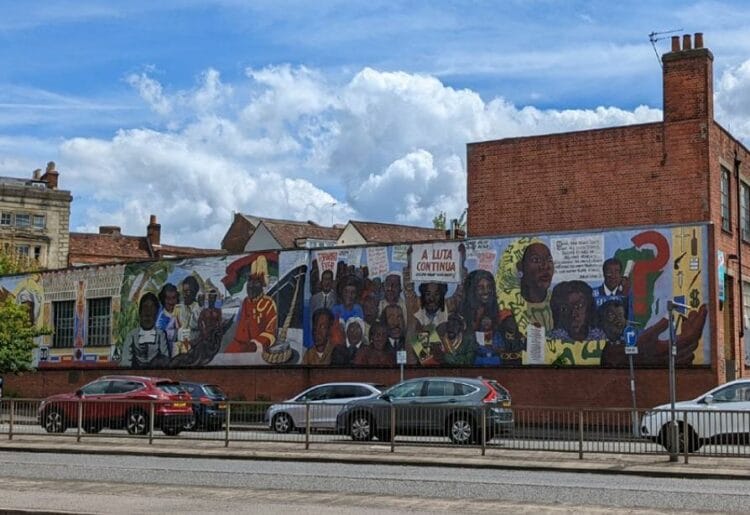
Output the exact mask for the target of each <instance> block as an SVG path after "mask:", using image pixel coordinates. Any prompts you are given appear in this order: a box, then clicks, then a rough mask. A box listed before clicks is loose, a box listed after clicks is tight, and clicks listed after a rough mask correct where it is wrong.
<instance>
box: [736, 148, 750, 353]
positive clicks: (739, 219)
mask: <svg viewBox="0 0 750 515" xmlns="http://www.w3.org/2000/svg"><path fill="white" fill-rule="evenodd" d="M741 164H742V161H741V160H740V157H739V154H738V153H737V149H736V148H735V149H734V174H735V177H737V208H738V209H739V208H740V206H741V205H742V204H741V198H740V197H741V195H742V192H741V190H742V181H741V180H740V165H741ZM746 207H747V208H750V206H746ZM748 223H750V220H748ZM737 224H738V225H739V228H738V229H739V230H738V231H737V265H738V266H739V268H740V273H739V274H738V275H739V280H740V288H739V290H740V291H739V293H740V295H739V297H740V339H742V338H743V337H744V336H745V308H744V299H743V295H742V294H743V292H742V283H743V281H742V213H739V216H737Z"/></svg>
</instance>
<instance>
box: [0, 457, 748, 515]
mask: <svg viewBox="0 0 750 515" xmlns="http://www.w3.org/2000/svg"><path fill="white" fill-rule="evenodd" d="M748 506H750V480H748V481H744V480H740V481H736V480H735V481H720V480H689V479H675V478H642V477H634V476H620V475H595V474H573V473H562V472H557V473H555V472H528V471H509V470H480V469H470V468H465V469H460V468H459V469H457V468H443V467H411V466H388V465H355V464H327V463H300V462H280V461H242V460H215V459H205V458H159V457H144V456H117V457H115V456H106V455H104V456H102V455H96V456H94V455H84V454H80V455H71V454H46V453H43V454H36V453H22V452H10V451H9V452H3V453H2V461H1V462H0V508H2V509H6V510H7V509H10V510H20V509H26V510H49V511H53V512H77V513H153V512H157V513H228V512H229V513H240V512H252V513H278V512H279V511H280V510H284V511H285V512H289V513H309V512H310V511H315V512H319V513H324V514H329V513H331V514H333V513H336V514H338V513H350V512H352V511H353V510H354V509H356V510H357V512H358V513H400V512H404V511H409V512H424V513H427V512H431V513H434V512H457V511H461V512H464V513H467V512H468V513H472V512H474V513H479V512H508V513H510V512H513V513H519V512H520V513H532V512H533V513H574V512H576V513H579V512H581V511H584V512H594V513H596V512H601V513H626V512H627V513H658V512H665V511H673V510H677V511H682V512H685V511H688V512H693V513H694V512H711V511H714V512H722V513H729V512H746V511H747V507H748Z"/></svg>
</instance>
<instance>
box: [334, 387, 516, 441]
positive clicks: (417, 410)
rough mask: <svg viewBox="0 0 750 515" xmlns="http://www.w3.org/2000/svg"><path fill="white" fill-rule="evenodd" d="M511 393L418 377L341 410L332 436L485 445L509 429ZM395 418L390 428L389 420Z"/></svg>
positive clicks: (511, 422)
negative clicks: (393, 435)
mask: <svg viewBox="0 0 750 515" xmlns="http://www.w3.org/2000/svg"><path fill="white" fill-rule="evenodd" d="M510 404H511V398H510V393H509V392H508V390H506V389H505V388H504V387H503V386H501V385H500V384H499V383H498V382H497V381H494V380H491V379H482V378H464V377H422V378H416V379H409V380H407V381H403V382H401V383H398V384H396V385H394V386H392V387H391V388H389V389H388V390H386V391H384V392H383V393H382V394H381V395H379V396H377V397H374V398H371V399H363V400H360V401H355V402H352V403H350V404H349V405H347V406H346V408H344V409H343V410H341V412H340V413H339V415H338V418H337V420H336V432H337V433H339V434H348V435H350V436H351V437H352V439H354V440H370V439H372V438H373V437H377V438H378V439H379V440H390V438H391V430H392V428H393V427H395V430H396V434H398V435H404V436H433V435H442V436H448V437H449V438H450V439H451V441H452V442H454V443H457V444H471V443H476V442H478V441H480V439H481V436H482V424H481V422H482V420H485V424H486V425H485V427H486V431H485V433H484V434H485V437H486V440H490V439H492V438H493V437H494V436H495V435H497V434H500V433H508V432H511V431H512V430H513V412H512V411H511V409H510ZM392 416H393V417H395V420H394V421H393V425H392V423H391V417H392Z"/></svg>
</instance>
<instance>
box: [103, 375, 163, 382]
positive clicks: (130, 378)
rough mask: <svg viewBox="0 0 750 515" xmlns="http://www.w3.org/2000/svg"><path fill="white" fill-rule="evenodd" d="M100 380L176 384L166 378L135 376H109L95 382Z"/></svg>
mask: <svg viewBox="0 0 750 515" xmlns="http://www.w3.org/2000/svg"><path fill="white" fill-rule="evenodd" d="M101 379H108V380H112V379H120V380H122V381H144V382H150V383H160V382H163V381H167V382H170V383H176V382H177V381H174V380H172V379H169V378H168V377H151V376H135V375H111V376H102V377H99V378H97V379H95V381H99V380H101Z"/></svg>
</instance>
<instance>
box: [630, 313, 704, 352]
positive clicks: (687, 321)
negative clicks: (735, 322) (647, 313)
mask: <svg viewBox="0 0 750 515" xmlns="http://www.w3.org/2000/svg"><path fill="white" fill-rule="evenodd" d="M707 315H708V309H707V308H706V305H705V304H704V305H702V306H701V307H700V308H699V309H697V310H695V311H691V312H690V313H689V314H688V315H687V317H685V318H683V321H682V323H681V328H680V333H679V334H678V335H676V337H677V341H676V346H677V356H676V360H675V362H676V363H677V365H690V364H692V363H693V357H694V353H695V349H697V348H698V344H699V342H700V338H701V335H702V334H703V326H704V325H705V324H706V316H707ZM668 328H669V322H668V320H667V319H666V318H662V319H661V320H659V321H658V322H657V323H656V324H654V325H652V326H651V327H648V328H646V329H645V330H644V331H643V332H642V333H641V334H640V335H639V336H638V341H637V345H638V359H637V361H638V363H640V364H644V365H645V364H648V365H664V364H666V363H667V360H668V359H669V339H667V340H662V339H659V334H661V333H663V332H664V331H666V330H667V329H668Z"/></svg>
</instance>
